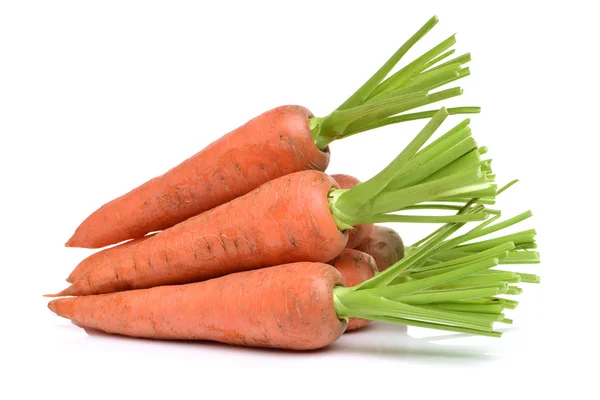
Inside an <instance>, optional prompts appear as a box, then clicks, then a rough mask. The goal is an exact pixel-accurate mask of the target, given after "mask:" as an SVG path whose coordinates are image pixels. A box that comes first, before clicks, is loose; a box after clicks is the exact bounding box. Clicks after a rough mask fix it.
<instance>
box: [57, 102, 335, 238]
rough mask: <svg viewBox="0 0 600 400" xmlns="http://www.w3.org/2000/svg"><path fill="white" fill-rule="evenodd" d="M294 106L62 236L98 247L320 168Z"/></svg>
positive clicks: (234, 134) (304, 112)
mask: <svg viewBox="0 0 600 400" xmlns="http://www.w3.org/2000/svg"><path fill="white" fill-rule="evenodd" d="M310 117H312V114H311V112H310V111H309V110H308V109H306V108H304V107H301V106H293V105H292V106H282V107H277V108H274V109H272V110H269V111H267V112H265V113H263V114H261V115H259V116H257V117H255V118H253V119H252V120H250V121H248V122H247V123H245V124H244V125H242V126H240V127H239V128H237V129H235V130H233V131H231V132H230V133H228V134H226V135H224V136H223V137H221V138H220V139H218V140H216V141H214V142H213V143H211V144H209V145H208V146H207V147H205V148H204V149H203V150H201V151H199V152H198V153H196V154H194V155H193V156H191V157H190V158H188V159H187V160H185V161H183V162H182V163H180V164H179V165H177V166H175V167H174V168H172V169H170V170H169V171H167V172H166V173H164V174H163V175H160V176H157V177H155V178H153V179H151V180H149V181H147V182H145V183H143V184H142V185H140V186H138V187H136V188H135V189H133V190H131V191H130V192H128V193H126V194H123V195H122V196H120V197H118V198H116V199H114V200H112V201H110V202H108V203H106V204H104V205H103V206H102V207H100V208H99V209H98V210H96V211H95V212H93V213H92V214H91V215H89V216H88V217H87V218H86V219H85V220H84V221H83V222H82V223H81V225H80V226H79V227H78V228H77V229H76V231H75V233H74V235H73V236H72V237H71V238H70V239H69V241H68V242H67V243H66V246H68V247H85V248H100V247H104V246H108V245H111V244H115V243H119V242H122V241H124V240H128V239H133V238H138V237H142V236H144V235H145V234H146V233H149V232H154V231H160V230H164V229H167V228H169V227H171V226H173V225H175V224H177V223H179V222H182V221H184V220H186V219H188V218H190V217H192V216H194V215H197V214H200V213H202V212H204V211H206V210H210V209H212V208H214V207H216V206H218V205H220V204H223V203H226V202H228V201H230V200H232V199H234V198H236V197H239V196H241V195H244V194H246V193H248V192H250V191H252V190H253V189H255V188H257V187H258V186H260V185H262V184H263V183H265V182H268V181H269V180H271V179H275V178H278V177H281V176H284V175H287V174H290V173H292V172H297V171H303V170H310V169H314V170H318V171H325V169H326V168H327V166H328V164H329V151H328V149H325V151H321V150H319V149H318V148H317V146H316V145H315V143H314V140H313V138H312V135H311V131H310V128H309V121H308V119H309V118H310Z"/></svg>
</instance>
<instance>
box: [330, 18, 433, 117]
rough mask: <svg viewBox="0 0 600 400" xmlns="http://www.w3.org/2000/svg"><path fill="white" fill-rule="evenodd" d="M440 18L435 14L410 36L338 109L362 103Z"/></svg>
mask: <svg viewBox="0 0 600 400" xmlns="http://www.w3.org/2000/svg"><path fill="white" fill-rule="evenodd" d="M438 21H439V20H438V18H437V17H436V16H433V17H432V18H431V19H430V20H429V21H427V22H426V23H425V24H424V25H423V26H422V27H421V28H420V29H419V30H418V31H417V32H416V33H415V34H414V35H412V36H411V37H410V39H408V40H407V41H406V42H405V43H404V44H403V45H402V46H400V48H399V49H398V50H396V52H395V53H394V54H393V55H392V56H391V57H390V58H389V60H387V61H386V62H385V64H383V66H382V67H381V68H379V70H378V71H377V72H375V74H373V76H372V77H371V78H369V80H368V81H366V82H365V83H364V84H363V85H362V86H361V87H360V88H359V89H358V90H357V91H356V92H354V94H353V95H352V96H350V97H349V98H348V99H347V100H346V101H344V103H343V104H342V105H340V106H339V107H338V108H337V109H338V110H344V109H347V108H352V107H355V106H357V105H360V104H362V103H363V102H364V101H365V100H366V98H367V97H368V96H369V95H370V94H371V93H372V92H373V90H374V89H375V88H376V87H377V86H378V85H379V83H381V81H382V80H383V79H385V77H386V76H387V75H388V74H389V73H390V71H391V70H392V69H393V68H394V67H395V66H396V64H398V62H399V61H400V60H401V59H402V57H404V55H405V54H406V53H407V52H408V51H409V50H410V49H411V48H412V47H413V46H414V45H415V44H416V43H417V42H418V41H419V40H420V39H421V38H423V36H425V35H426V34H427V32H429V31H430V30H431V29H432V28H433V27H434V26H435V25H436V24H437V23H438Z"/></svg>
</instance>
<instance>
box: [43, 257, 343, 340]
mask: <svg viewBox="0 0 600 400" xmlns="http://www.w3.org/2000/svg"><path fill="white" fill-rule="evenodd" d="M336 285H345V282H344V279H343V278H342V276H341V275H340V273H339V272H338V271H337V270H336V269H335V268H333V267H331V266H329V265H327V264H322V263H310V262H300V263H293V264H286V265H279V266H275V267H268V268H263V269H259V270H253V271H247V272H240V273H235V274H230V275H226V276H223V277H220V278H216V279H211V280H208V281H204V282H197V283H191V284H187V285H173V286H160V287H154V288H150V289H140V290H130V291H126V292H118V293H110V294H101V295H94V296H82V297H70V298H61V299H55V300H52V301H51V302H50V303H49V304H48V308H49V309H50V310H52V311H53V312H54V313H56V314H58V315H59V316H61V317H64V318H68V319H70V320H72V321H74V322H76V323H77V324H78V325H80V326H82V327H86V328H94V329H98V330H101V331H104V332H107V333H113V334H119V335H126V336H132V337H144V338H151V339H172V340H210V341H217V342H222V343H228V344H233V345H243V346H253V347H271V348H281V349H290V350H312V349H318V348H322V347H325V346H327V345H329V344H331V343H333V342H334V341H335V340H337V339H338V338H339V337H340V336H341V335H342V333H343V332H344V329H345V327H346V324H345V323H344V322H343V321H340V320H339V319H338V318H337V315H336V313H335V309H334V306H333V290H332V289H333V287H334V286H336Z"/></svg>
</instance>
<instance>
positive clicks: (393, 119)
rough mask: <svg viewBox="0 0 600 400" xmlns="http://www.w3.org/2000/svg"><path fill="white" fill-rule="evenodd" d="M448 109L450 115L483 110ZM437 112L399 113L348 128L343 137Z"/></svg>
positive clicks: (474, 108) (430, 115)
mask: <svg viewBox="0 0 600 400" xmlns="http://www.w3.org/2000/svg"><path fill="white" fill-rule="evenodd" d="M447 111H448V115H458V114H479V113H480V112H481V107H451V108H448V109H447ZM436 112H438V110H428V111H421V112H416V113H410V114H401V115H397V116H394V117H387V118H383V119H380V120H378V121H375V122H373V123H371V124H367V125H364V126H362V127H361V128H358V129H356V130H350V129H346V130H345V131H344V135H343V137H348V136H352V135H355V134H357V133H361V132H365V131H370V130H373V129H377V128H381V127H383V126H387V125H393V124H398V123H400V122H408V121H416V120H419V119H427V118H431V117H433V116H434V115H435V113H436Z"/></svg>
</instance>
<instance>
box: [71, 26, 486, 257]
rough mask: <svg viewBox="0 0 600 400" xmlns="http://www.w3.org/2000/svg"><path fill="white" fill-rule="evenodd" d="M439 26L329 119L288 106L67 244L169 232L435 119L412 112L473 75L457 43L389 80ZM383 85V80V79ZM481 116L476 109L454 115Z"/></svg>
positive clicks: (142, 190)
mask: <svg viewBox="0 0 600 400" xmlns="http://www.w3.org/2000/svg"><path fill="white" fill-rule="evenodd" d="M437 22H438V20H437V18H436V17H434V18H432V19H431V20H429V21H428V22H427V23H426V24H425V25H424V26H423V27H422V28H421V29H419V31H418V32H416V33H415V34H414V35H413V36H412V37H411V38H410V39H409V40H408V41H407V42H406V43H404V44H403V45H402V46H401V47H400V49H398V51H396V53H394V55H393V56H392V57H391V58H390V59H389V60H388V61H387V62H386V63H385V64H384V66H383V67H382V68H380V69H379V70H378V71H377V72H376V73H375V74H374V75H373V76H372V77H371V78H370V79H369V80H368V81H367V82H366V83H365V84H364V85H363V86H361V88H360V89H358V90H357V91H356V92H355V93H354V94H353V95H352V96H350V98H348V99H347V100H346V101H345V102H344V103H343V104H342V105H340V106H339V107H338V108H337V109H335V110H334V111H333V112H332V113H331V114H329V115H327V116H325V117H315V116H314V115H312V113H311V112H310V111H309V110H308V109H307V108H304V107H301V106H295V105H288V106H282V107H277V108H274V109H272V110H270V111H267V112H265V113H263V114H261V115H259V116H257V117H255V118H253V119H251V120H250V121H248V122H247V123H245V124H244V125H242V126H240V127H238V128H237V129H235V130H233V131H231V132H230V133H228V134H226V135H224V136H223V137H221V138H220V139H218V140H216V141H215V142H213V143H211V144H210V145H208V146H207V147H206V148H204V149H203V150H201V151H199V152H198V153H196V154H194V155H192V156H191V157H189V158H188V159H187V160H185V161H183V162H182V163H180V164H179V165H177V166H174V167H173V168H172V169H170V170H169V171H167V172H165V173H164V174H163V175H160V176H157V177H155V178H153V179H151V180H149V181H147V182H145V183H143V184H141V185H140V186H137V187H136V188H134V189H132V190H131V191H129V192H127V193H125V194H123V195H122V196H120V197H118V198H116V199H113V200H111V201H109V202H107V203H105V204H104V205H102V206H101V207H100V208H98V209H97V210H96V211H94V212H93V213H91V214H90V215H89V216H88V217H87V218H86V219H85V220H84V221H83V222H82V223H81V224H80V225H79V226H78V227H77V229H76V231H75V233H74V234H73V236H72V237H71V238H70V239H69V240H68V241H67V243H66V246H68V247H86V248H100V247H104V246H108V245H111V244H115V243H119V242H122V241H125V240H129V239H133V238H138V237H142V236H144V235H145V234H147V233H149V232H155V231H160V230H164V229H166V228H169V227H171V226H174V225H176V224H178V223H180V222H182V221H185V220H186V219H188V218H190V217H192V216H195V215H198V214H200V213H202V212H205V211H207V210H210V209H212V208H214V207H216V206H218V205H220V204H223V203H226V202H228V201H230V200H232V199H234V198H236V197H239V196H242V195H244V194H246V193H248V192H250V191H252V190H254V189H256V188H257V187H259V186H260V185H262V184H264V183H266V182H268V181H269V180H271V179H275V178H278V177H281V176H285V175H287V174H290V173H293V172H298V171H303V170H310V169H314V170H318V171H325V169H326V168H327V166H328V164H329V148H328V146H329V144H330V143H331V142H333V141H335V140H339V139H343V138H345V137H348V136H350V135H354V134H357V133H360V132H364V131H368V130H371V129H376V128H378V127H380V126H384V125H389V124H393V123H398V122H403V121H410V120H415V119H421V118H429V117H431V116H432V115H433V114H434V113H435V111H436V110H430V111H423V112H418V113H412V114H406V111H408V110H411V109H414V108H418V107H421V106H423V105H427V104H432V103H435V102H438V101H442V100H445V99H447V98H450V97H454V96H458V95H460V94H461V93H462V90H461V89H460V88H458V87H455V88H451V89H447V90H441V91H437V92H433V93H430V91H431V90H434V89H437V88H439V87H440V86H442V85H445V84H447V83H450V82H453V81H455V80H457V79H460V78H462V77H465V76H468V75H469V69H468V68H462V64H464V63H466V62H468V61H469V60H470V57H469V55H468V54H467V55H464V56H460V57H457V58H455V59H453V60H451V61H449V62H444V63H440V62H441V61H442V60H443V59H444V58H446V57H447V56H449V55H450V54H452V52H453V51H447V50H448V49H449V48H450V47H451V46H453V45H454V43H455V41H456V40H455V38H454V36H451V37H450V38H448V39H446V40H445V41H443V42H442V43H440V44H439V45H438V46H435V47H434V48H432V49H431V50H430V51H428V52H426V53H425V54H423V55H422V56H421V57H419V58H417V59H416V60H415V61H413V62H412V63H411V64H410V66H411V68H410V70H409V71H405V72H406V73H405V74H404V75H402V76H399V75H398V74H394V75H392V76H390V77H389V78H388V79H385V78H386V77H387V75H388V74H389V73H390V71H391V70H392V69H393V68H394V66H395V65H396V64H397V63H398V62H399V61H400V59H401V58H402V57H403V56H404V55H405V53H406V52H407V51H408V50H409V49H410V48H411V47H412V46H413V45H414V44H415V43H416V42H417V41H418V40H420V39H421V38H422V37H423V36H424V35H425V34H426V33H427V32H428V31H429V30H430V29H431V28H433V26H434V25H435V24H437ZM384 79H385V80H384ZM448 112H449V113H450V114H459V113H477V112H479V108H478V107H460V108H453V109H449V110H448Z"/></svg>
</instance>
